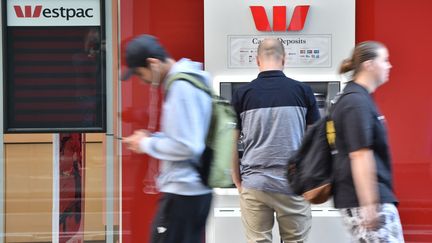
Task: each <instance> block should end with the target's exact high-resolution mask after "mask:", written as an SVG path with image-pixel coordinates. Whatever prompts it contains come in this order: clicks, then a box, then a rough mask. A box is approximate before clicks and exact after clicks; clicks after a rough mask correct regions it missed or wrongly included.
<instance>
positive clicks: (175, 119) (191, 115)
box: [140, 59, 212, 196]
mask: <svg viewBox="0 0 432 243" xmlns="http://www.w3.org/2000/svg"><path fill="white" fill-rule="evenodd" d="M179 72H183V73H188V74H192V75H195V76H199V80H202V81H203V82H205V84H206V85H207V86H209V87H210V77H209V75H208V73H207V72H205V71H203V70H202V64H201V63H198V62H193V61H190V60H189V59H181V60H179V61H178V62H176V63H175V64H174V65H173V67H172V68H171V70H170V71H169V72H168V75H167V77H166V78H165V80H164V82H163V85H164V86H165V85H166V81H167V80H168V79H169V77H171V76H172V75H174V74H176V73H179ZM211 107H212V106H211V98H210V96H209V95H208V94H206V93H205V92H204V91H202V90H200V89H198V88H196V87H194V86H193V85H192V84H190V83H188V82H187V81H184V80H176V81H174V82H173V83H172V84H171V86H170V88H169V90H168V92H167V94H166V97H165V101H164V104H163V108H162V115H161V131H160V132H157V133H154V134H152V136H150V137H149V138H145V139H142V140H141V141H140V149H141V150H142V151H144V152H145V153H147V154H149V155H150V156H152V157H154V158H156V159H159V160H161V161H162V163H161V167H160V174H159V177H158V179H157V185H158V187H159V190H160V191H161V192H165V193H173V194H179V195H187V196H192V195H203V194H207V193H211V189H210V188H208V187H206V186H205V185H203V184H202V182H201V179H200V176H199V174H198V171H197V170H196V168H195V167H194V166H195V165H197V163H198V161H199V158H200V156H201V154H202V152H203V151H204V148H205V139H206V136H207V132H208V128H209V125H210V119H211V111H212V108H211Z"/></svg>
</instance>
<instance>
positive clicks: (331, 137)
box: [326, 91, 356, 155]
mask: <svg viewBox="0 0 432 243" xmlns="http://www.w3.org/2000/svg"><path fill="white" fill-rule="evenodd" d="M351 93H356V92H354V91H351V92H339V93H338V94H337V95H336V97H334V98H333V99H332V100H331V101H330V107H329V109H327V113H326V120H327V121H326V136H327V142H328V144H329V145H330V148H331V153H332V154H333V155H334V154H336V153H337V150H336V129H335V126H334V121H333V119H332V118H331V115H332V113H333V111H334V109H335V106H336V104H337V103H338V102H339V100H340V99H341V98H342V97H344V96H345V95H347V94H351Z"/></svg>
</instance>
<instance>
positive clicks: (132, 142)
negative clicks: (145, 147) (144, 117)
mask: <svg viewBox="0 0 432 243" xmlns="http://www.w3.org/2000/svg"><path fill="white" fill-rule="evenodd" d="M149 136H150V133H149V132H148V131H146V130H136V131H134V133H133V134H132V135H130V136H129V137H125V138H123V143H124V144H126V146H127V148H128V149H129V150H131V151H132V152H135V153H142V151H141V150H140V147H139V143H140V141H141V140H142V139H144V138H147V137H149Z"/></svg>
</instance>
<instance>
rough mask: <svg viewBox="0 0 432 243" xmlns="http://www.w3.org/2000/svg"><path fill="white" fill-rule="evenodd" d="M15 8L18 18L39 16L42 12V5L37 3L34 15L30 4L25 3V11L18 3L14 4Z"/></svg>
mask: <svg viewBox="0 0 432 243" xmlns="http://www.w3.org/2000/svg"><path fill="white" fill-rule="evenodd" d="M13 7H14V10H15V14H16V16H17V17H18V18H37V17H39V16H40V14H41V12H42V5H36V6H35V8H34V11H33V15H32V11H31V7H32V6H30V5H25V6H24V13H25V14H24V13H23V11H22V8H21V6H18V5H14V6H13Z"/></svg>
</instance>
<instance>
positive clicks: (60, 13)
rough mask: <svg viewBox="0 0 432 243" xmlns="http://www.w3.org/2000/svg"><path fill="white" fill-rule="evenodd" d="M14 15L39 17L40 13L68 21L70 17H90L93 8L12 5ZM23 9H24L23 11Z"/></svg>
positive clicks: (46, 16) (47, 16)
mask: <svg viewBox="0 0 432 243" xmlns="http://www.w3.org/2000/svg"><path fill="white" fill-rule="evenodd" d="M13 8H14V11H15V15H16V16H17V17H18V18H39V17H40V15H41V13H42V16H43V17H45V18H63V19H66V21H69V20H70V19H72V18H92V17H93V8H87V9H83V8H64V7H60V8H42V5H35V6H34V7H33V11H32V6H31V5H25V6H20V5H14V6H13ZM23 9H24V11H23Z"/></svg>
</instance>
